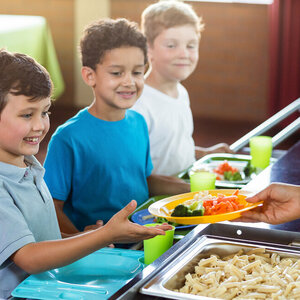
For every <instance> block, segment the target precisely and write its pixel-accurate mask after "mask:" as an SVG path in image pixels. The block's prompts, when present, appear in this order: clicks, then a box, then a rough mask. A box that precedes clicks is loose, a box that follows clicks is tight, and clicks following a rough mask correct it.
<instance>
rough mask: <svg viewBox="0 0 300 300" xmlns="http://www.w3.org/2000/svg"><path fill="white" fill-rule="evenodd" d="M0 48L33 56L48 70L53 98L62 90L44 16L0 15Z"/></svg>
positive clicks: (62, 83) (58, 70)
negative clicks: (52, 87)
mask: <svg viewBox="0 0 300 300" xmlns="http://www.w3.org/2000/svg"><path fill="white" fill-rule="evenodd" d="M0 48H6V49H7V50H8V51H12V52H20V53H24V54H27V55H29V56H31V57H33V58H35V59H36V60H37V61H38V62H39V63H40V64H41V65H43V66H44V67H45V68H46V69H47V70H48V72H49V74H50V76H51V79H52V81H53V85H54V91H53V98H54V99H57V98H58V97H59V96H61V94H62V93H63V91H64V80H63V77H62V73H61V70H60V66H59V63H58V59H57V56H56V52H55V48H54V44H53V40H52V36H51V32H50V28H49V26H48V24H47V21H46V19H45V18H44V17H40V16H22V15H0Z"/></svg>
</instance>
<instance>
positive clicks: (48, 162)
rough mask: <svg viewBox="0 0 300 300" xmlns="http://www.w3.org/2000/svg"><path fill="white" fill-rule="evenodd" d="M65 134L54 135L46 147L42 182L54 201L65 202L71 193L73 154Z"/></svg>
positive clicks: (68, 138)
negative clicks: (43, 181)
mask: <svg viewBox="0 0 300 300" xmlns="http://www.w3.org/2000/svg"><path fill="white" fill-rule="evenodd" d="M70 140H71V138H70V137H69V136H68V135H67V134H63V132H60V134H56V135H54V136H53V137H52V138H51V140H50V142H49V145H48V152H47V155H46V159H45V163H44V168H45V176H44V180H45V182H46V184H47V186H48V189H49V191H50V193H51V195H52V197H53V198H54V199H58V200H62V201H66V200H67V198H68V196H69V194H70V192H71V183H72V174H73V160H74V153H73V150H72V147H71V145H70Z"/></svg>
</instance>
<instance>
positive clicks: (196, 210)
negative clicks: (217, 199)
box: [171, 201, 204, 217]
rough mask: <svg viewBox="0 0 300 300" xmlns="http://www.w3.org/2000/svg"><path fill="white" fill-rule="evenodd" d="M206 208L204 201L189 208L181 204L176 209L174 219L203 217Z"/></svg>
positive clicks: (173, 214)
mask: <svg viewBox="0 0 300 300" xmlns="http://www.w3.org/2000/svg"><path fill="white" fill-rule="evenodd" d="M203 215H204V207H203V202H202V201H196V202H194V203H192V204H191V205H189V206H186V205H183V204H179V205H177V206H176V207H175V208H174V211H173V212H172V214H171V216H172V217H192V216H203Z"/></svg>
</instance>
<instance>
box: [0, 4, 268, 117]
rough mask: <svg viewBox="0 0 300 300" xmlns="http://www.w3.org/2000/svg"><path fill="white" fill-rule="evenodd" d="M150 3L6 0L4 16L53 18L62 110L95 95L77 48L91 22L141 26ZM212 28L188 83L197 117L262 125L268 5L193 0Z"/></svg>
mask: <svg viewBox="0 0 300 300" xmlns="http://www.w3.org/2000/svg"><path fill="white" fill-rule="evenodd" d="M153 2H156V1H149V0H9V1H6V0H0V14H24V15H41V16H44V17H46V18H47V20H48V23H49V25H50V29H51V32H52V36H53V40H54V43H55V47H56V51H57V55H58V59H59V62H60V66H61V69H62V73H63V77H64V80H65V85H66V89H65V92H64V94H63V95H62V96H61V97H60V98H59V99H58V100H57V102H56V106H65V107H82V106H85V105H88V104H89V103H90V102H91V100H92V94H91V92H90V90H89V88H87V87H86V86H85V85H84V84H83V82H82V80H81V75H80V60H79V55H78V51H77V45H78V41H79V38H80V36H81V33H82V31H83V29H84V27H85V25H86V24H88V23H89V22H91V21H93V20H96V19H97V18H100V17H108V16H111V17H113V18H116V17H126V18H128V19H130V20H133V21H136V22H139V21H140V14H141V12H142V10H143V9H144V8H145V7H146V6H147V5H148V4H150V3H153ZM186 2H188V3H190V4H192V5H193V7H194V8H195V10H196V11H197V13H198V14H199V15H200V16H202V17H203V20H204V22H205V24H206V28H205V31H204V32H203V35H202V39H201V43H200V51H199V64H198V67H197V69H196V71H195V72H194V74H193V75H192V76H191V77H190V78H188V79H187V80H186V82H184V85H185V86H186V87H187V89H188V90H189V93H190V98H191V106H192V110H193V115H194V118H198V117H206V118H212V119H224V120H237V121H238V120H243V121H245V120H249V121H250V122H261V121H263V120H264V119H266V117H267V90H268V77H269V73H268V68H269V66H268V60H269V52H268V51H269V49H268V7H267V5H254V4H232V3H217V2H212V3H208V2H189V1H186Z"/></svg>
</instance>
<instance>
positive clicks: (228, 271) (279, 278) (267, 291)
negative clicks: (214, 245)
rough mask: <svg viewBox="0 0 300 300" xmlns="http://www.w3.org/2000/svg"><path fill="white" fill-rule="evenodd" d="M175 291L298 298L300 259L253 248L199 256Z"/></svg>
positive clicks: (275, 299)
mask: <svg viewBox="0 0 300 300" xmlns="http://www.w3.org/2000/svg"><path fill="white" fill-rule="evenodd" d="M174 291H176V292H181V293H187V294H193V295H200V296H206V297H212V298H219V299H272V300H281V299H295V300H296V299H300V260H299V259H297V258H291V257H289V258H283V257H280V255H279V254H277V253H266V250H265V249H264V248H255V249H253V250H250V251H248V252H247V253H246V254H245V253H244V251H243V250H240V251H239V252H237V253H234V254H232V255H228V256H226V257H223V258H220V257H219V256H217V255H211V256H210V257H209V258H202V259H201V260H200V261H199V263H198V265H197V266H195V273H193V274H191V273H188V274H187V275H186V276H185V284H184V286H183V287H182V288H180V289H174Z"/></svg>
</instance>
